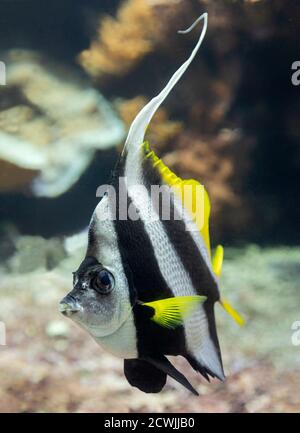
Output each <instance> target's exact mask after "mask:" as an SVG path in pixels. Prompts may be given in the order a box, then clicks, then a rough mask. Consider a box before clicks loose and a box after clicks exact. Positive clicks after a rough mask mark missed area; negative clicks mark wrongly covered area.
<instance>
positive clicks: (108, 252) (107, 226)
mask: <svg viewBox="0 0 300 433" xmlns="http://www.w3.org/2000/svg"><path fill="white" fill-rule="evenodd" d="M200 21H203V28H202V31H201V34H200V36H199V38H198V41H197V43H196V45H195V47H194V49H193V51H192V53H191V54H190V56H189V58H188V59H187V60H186V61H185V62H184V63H183V64H182V65H181V66H180V67H179V68H178V69H177V71H176V72H175V73H174V74H173V75H172V77H171V78H170V80H169V81H168V83H167V84H166V86H165V87H164V88H163V90H162V91H161V92H160V93H159V94H158V95H157V96H155V97H154V98H153V99H151V100H150V102H148V103H147V104H146V105H145V106H144V107H143V108H142V110H141V111H140V112H139V113H138V114H137V116H136V117H135V119H134V121H133V122H132V124H131V126H130V128H129V132H128V136H127V139H126V141H125V144H124V147H123V150H122V152H121V154H120V157H119V160H118V162H117V164H116V167H115V170H114V173H113V176H112V179H111V182H110V184H109V185H108V186H105V189H104V190H103V194H102V198H101V200H100V201H99V203H98V205H97V206H96V209H95V210H94V213H93V215H92V218H91V221H90V225H89V230H88V246H87V251H86V255H85V257H84V259H83V261H82V262H81V264H80V266H79V268H78V269H77V270H76V271H75V272H74V273H73V289H72V291H71V292H70V293H68V294H67V295H66V296H65V297H64V299H63V300H62V301H61V303H60V307H59V308H60V311H61V312H62V314H64V315H65V316H67V317H69V318H71V319H72V320H73V321H74V322H76V323H77V324H78V325H79V326H80V327H82V328H83V329H85V330H86V331H87V332H88V333H89V334H90V335H91V336H92V337H93V338H94V339H95V340H96V341H97V342H98V343H99V345H100V346H101V347H102V348H103V349H105V350H106V351H108V352H109V353H111V354H113V355H114V356H117V357H119V358H121V359H123V360H124V374H125V377H126V379H127V381H128V382H129V384H130V385H131V386H133V387H136V388H138V389H140V390H141V391H143V392H146V393H157V392H160V391H161V390H162V389H163V387H164V385H165V384H166V380H167V376H170V377H171V378H173V379H175V381H177V382H179V383H180V384H181V385H183V386H184V387H185V388H186V389H188V390H189V391H190V392H192V393H193V394H195V395H198V392H197V390H196V389H195V388H194V387H193V386H192V384H191V383H190V382H189V381H188V379H187V378H186V377H185V376H184V375H183V374H182V373H181V372H180V371H179V370H178V369H177V368H176V367H175V366H174V365H173V364H172V363H171V361H170V360H169V359H168V356H182V357H184V358H185V359H186V360H187V361H188V363H189V364H190V365H191V367H192V368H193V369H194V370H195V371H197V372H199V373H200V374H201V375H202V376H203V377H204V378H205V379H207V380H208V381H209V380H210V378H218V379H220V380H221V381H223V380H224V379H225V374H224V369H223V363H222V357H221V351H220V345H219V340H218V336H217V329H216V322H215V313H214V305H215V303H216V302H220V303H221V304H222V306H223V307H224V308H225V310H226V311H227V312H228V313H229V314H230V315H231V316H232V317H233V318H234V319H235V320H236V321H237V322H238V323H239V324H241V325H242V324H243V319H242V317H241V316H240V315H239V313H238V312H237V311H236V310H234V309H233V307H231V305H230V303H229V302H228V301H226V300H224V299H222V298H221V295H220V290H219V278H220V275H221V270H222V263H223V254H224V250H223V247H222V246H221V245H219V246H217V248H216V250H215V253H214V255H213V256H212V252H211V246H210V233H209V218H210V200H209V196H208V193H207V191H206V189H205V187H204V186H203V185H202V184H201V183H200V182H198V181H197V180H195V179H187V180H183V179H181V178H180V177H179V176H177V175H176V174H175V173H174V172H172V171H171V169H170V168H169V167H167V166H166V165H165V164H164V162H163V161H162V159H160V158H159V157H158V156H157V155H156V153H155V152H154V150H153V149H152V148H151V147H150V144H149V143H148V142H146V141H145V138H144V137H145V131H146V129H147V127H148V125H149V124H150V121H151V119H152V117H153V115H154V114H155V112H156V111H157V109H158V108H159V107H160V105H161V104H162V103H163V101H164V100H165V98H166V97H167V96H168V94H169V93H170V92H171V90H172V89H173V88H174V86H175V85H176V83H177V82H178V81H179V79H180V78H181V77H182V75H183V74H184V73H185V71H186V70H187V68H188V67H189V65H190V63H191V62H192V60H193V59H194V57H195V56H196V54H197V52H198V50H199V48H200V46H201V44H202V41H203V39H204V36H205V33H206V30H207V23H208V14H207V13H204V14H202V15H201V16H200V17H198V18H197V19H196V21H195V22H194V23H193V24H192V25H191V26H190V27H189V28H188V29H187V30H183V31H180V33H188V32H190V31H191V30H192V29H193V28H194V27H195V26H196V25H197V24H198V23H199V22H200ZM154 187H156V188H158V189H159V193H162V192H163V197H162V196H159V194H157V190H156V194H154ZM158 196H159V199H158V200H157V197H158ZM166 211H168V212H166Z"/></svg>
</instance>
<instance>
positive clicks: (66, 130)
mask: <svg viewBox="0 0 300 433" xmlns="http://www.w3.org/2000/svg"><path fill="white" fill-rule="evenodd" d="M5 59H6V62H7V65H8V67H7V82H8V85H7V86H5V87H3V88H1V89H0V92H1V93H0V95H1V105H0V129H1V132H0V167H1V176H0V192H8V191H16V190H19V189H24V187H25V186H29V185H32V187H33V192H34V193H35V194H36V195H40V196H48V197H54V196H58V195H60V194H62V193H64V192H65V191H67V190H68V189H69V188H70V187H71V186H72V185H73V184H74V183H75V182H76V181H77V180H78V179H79V177H80V176H81V175H82V173H83V172H84V171H85V170H86V168H87V167H88V166H89V164H90V163H91V161H92V159H93V157H94V154H95V152H96V150H97V149H102V150H104V149H108V148H110V147H112V146H114V145H116V144H118V143H119V142H120V141H121V140H122V139H123V137H124V127H123V124H122V122H121V121H120V120H119V119H118V118H117V116H116V115H115V113H114V112H113V110H112V108H111V107H110V104H109V103H108V102H107V101H106V100H105V99H104V98H103V97H102V96H101V95H100V94H99V93H98V92H97V91H96V90H94V89H92V88H91V87H90V86H89V85H88V84H87V83H86V82H85V81H83V80H82V79H79V78H78V77H77V76H75V75H74V73H73V72H72V70H69V69H67V68H66V69H64V68H62V67H61V66H60V65H58V64H56V63H54V62H51V61H45V58H44V57H43V56H41V55H39V54H37V53H35V54H34V53H32V52H26V51H11V52H9V53H7V54H6V55H5ZM33 179H34V183H33V184H32V180H33Z"/></svg>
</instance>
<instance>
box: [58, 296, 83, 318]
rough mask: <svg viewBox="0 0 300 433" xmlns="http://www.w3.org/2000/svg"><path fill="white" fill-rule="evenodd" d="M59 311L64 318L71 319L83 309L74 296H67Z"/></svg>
mask: <svg viewBox="0 0 300 433" xmlns="http://www.w3.org/2000/svg"><path fill="white" fill-rule="evenodd" d="M58 309H59V312H60V313H62V314H63V315H64V316H67V317H70V316H73V315H74V314H76V313H78V312H79V311H81V310H82V307H81V305H80V304H79V303H78V302H77V300H76V299H75V298H74V297H73V296H70V295H67V296H66V297H65V298H64V299H63V300H62V301H61V302H60V304H59V307H58Z"/></svg>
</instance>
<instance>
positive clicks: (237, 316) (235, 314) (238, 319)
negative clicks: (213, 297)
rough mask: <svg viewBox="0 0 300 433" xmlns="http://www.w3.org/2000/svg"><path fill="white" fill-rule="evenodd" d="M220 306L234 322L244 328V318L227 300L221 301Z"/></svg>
mask: <svg viewBox="0 0 300 433" xmlns="http://www.w3.org/2000/svg"><path fill="white" fill-rule="evenodd" d="M220 304H221V305H222V307H223V308H224V310H225V311H226V312H227V313H228V314H229V316H231V317H232V318H233V320H234V321H235V322H236V323H237V324H238V325H240V326H244V324H245V320H244V319H243V318H242V316H241V315H240V314H239V313H238V312H237V311H236V310H235V309H234V308H233V307H232V306H231V305H230V303H229V302H228V301H227V300H226V299H220Z"/></svg>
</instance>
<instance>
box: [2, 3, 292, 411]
mask: <svg viewBox="0 0 300 433" xmlns="http://www.w3.org/2000/svg"><path fill="white" fill-rule="evenodd" d="M205 11H207V12H208V14H209V22H208V31H207V34H206V37H205V40H204V43H203V45H202V47H201V49H200V51H199V53H198V55H197V56H196V58H195V59H194V61H193V63H192V65H191V67H190V68H189V70H188V71H187V73H186V74H185V75H184V77H183V78H182V80H181V81H180V82H179V84H178V85H177V86H176V88H175V90H174V91H173V92H172V93H171V95H170V96H169V97H168V98H167V100H166V102H165V103H164V104H163V108H161V109H160V110H159V111H158V113H157V114H156V116H155V118H154V119H153V121H152V123H151V124H150V126H149V129H148V130H147V134H146V138H147V139H148V140H149V142H150V143H151V145H152V146H153V148H154V149H155V151H156V152H157V154H158V155H159V156H160V157H162V158H163V161H164V162H165V163H166V164H167V165H168V166H169V167H170V168H171V169H172V170H173V171H174V172H175V173H176V174H178V175H180V176H181V177H183V178H196V179H197V180H199V181H201V183H203V184H204V185H205V186H206V188H207V190H208V192H209V195H210V198H211V202H212V215H211V224H210V227H211V240H212V246H216V245H217V243H219V242H220V243H221V244H222V245H224V248H225V259H224V267H223V270H224V271H223V274H222V278H221V291H222V293H224V295H225V297H226V298H228V299H230V301H231V302H232V304H233V305H234V306H235V307H236V308H237V309H238V310H239V311H240V312H241V313H242V314H243V315H244V317H245V319H246V326H245V327H244V328H238V327H237V326H236V324H235V323H233V322H232V321H231V319H230V318H229V317H228V316H226V315H225V313H224V312H223V310H221V308H219V306H216V315H217V321H218V329H219V338H220V343H221V349H222V353H223V360H224V365H225V372H226V374H227V380H226V382H225V383H220V382H218V381H215V380H213V381H212V383H211V384H208V383H207V382H205V380H204V379H203V378H201V377H200V376H198V375H197V374H196V373H195V372H193V371H190V369H189V368H186V365H185V362H183V360H181V359H176V360H175V363H176V364H177V366H180V368H182V370H183V371H184V372H185V373H186V374H187V377H189V379H190V381H191V382H192V383H193V384H194V386H195V388H196V389H197V390H198V391H199V393H200V397H199V398H195V397H191V398H187V397H189V394H188V391H186V390H185V389H184V388H182V387H180V385H178V384H177V383H175V382H174V381H172V380H168V383H167V386H166V387H165V389H164V390H163V392H161V393H160V394H158V395H146V394H143V393H141V392H140V391H138V390H137V389H134V388H131V387H130V386H129V385H128V383H127V382H126V379H125V378H124V376H123V364H122V361H121V360H118V359H116V358H113V357H112V356H111V355H109V354H107V353H106V352H104V351H103V350H102V349H101V348H100V347H98V346H97V345H96V343H95V342H94V341H93V340H92V339H91V338H90V337H89V336H88V335H87V334H86V333H85V332H83V331H82V330H81V329H79V328H78V327H76V326H75V325H74V324H73V323H71V321H68V320H66V319H65V318H64V317H62V316H61V315H60V313H59V312H58V303H59V301H60V299H61V298H62V297H63V296H64V295H65V294H66V293H67V292H68V291H69V290H70V289H71V285H72V271H74V270H75V269H76V268H77V267H78V265H79V264H80V262H81V260H82V258H83V255H84V253H85V251H84V250H85V242H86V241H87V234H86V228H87V226H88V223H89V220H90V217H91V215H92V212H93V210H94V208H95V206H96V204H97V202H98V198H97V197H96V189H97V187H98V186H99V185H102V184H106V183H107V182H108V181H109V179H110V177H111V174H112V170H113V168H114V165H115V163H116V161H117V158H118V154H119V152H120V149H122V145H123V143H124V140H125V138H126V133H127V130H128V128H129V126H130V123H131V121H132V120H133V118H134V116H135V115H136V114H137V113H138V111H139V110H140V109H141V108H142V107H143V105H144V104H145V103H146V102H147V101H149V100H150V99H151V98H152V97H153V96H154V95H155V94H157V93H158V92H159V91H160V90H161V89H162V87H163V86H164V85H165V83H166V82H167V80H168V79H169V77H170V76H171V74H172V73H173V72H174V71H175V70H176V68H177V67H178V66H179V65H180V64H181V63H182V62H183V61H184V60H185V59H186V58H187V56H188V54H189V53H190V51H191V50H192V48H193V46H194V43H195V41H196V39H197V36H198V33H197V30H198V29H197V28H196V29H195V30H193V31H192V32H191V33H189V34H186V35H182V34H178V33H177V30H179V29H184V28H187V27H189V25H190V24H191V23H192V22H193V21H194V20H195V18H196V17H198V16H199V15H201V14H202V13H203V12H205ZM198 31H199V30H198ZM299 34H300V3H299V2H297V1H296V0H286V1H284V0H218V1H212V0H122V1H121V0H101V1H100V0H85V1H84V0H72V1H71V0H64V1H63V2H61V1H58V0H52V1H51V2H47V3H44V2H40V1H38V0H20V1H17V0H10V1H7V0H0V61H2V62H4V63H5V65H6V84H5V85H1V86H0V322H2V323H4V324H5V328H6V345H4V344H2V345H1V344H0V412H5V411H8V412H53V411H58V412H65V411H67V412H83V411H88V412H114V411H121V412H145V411H155V412H163V411H169V412H185V411H191V412H289V411H292V412H299V411H300V397H299V396H300V335H299V336H298V337H297V335H296V332H297V330H298V329H300V292H299V290H300V288H299V283H300V205H299V172H300V145H299V143H300V122H299V112H300V97H299V92H300V86H296V85H294V84H293V83H292V80H291V77H292V73H293V71H292V64H293V62H295V61H298V60H299V61H300V52H299ZM297 323H298V324H297ZM0 343H1V341H0ZM185 368H186V370H185Z"/></svg>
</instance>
